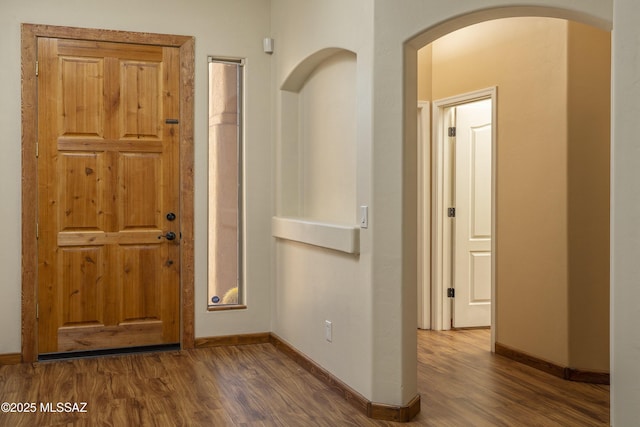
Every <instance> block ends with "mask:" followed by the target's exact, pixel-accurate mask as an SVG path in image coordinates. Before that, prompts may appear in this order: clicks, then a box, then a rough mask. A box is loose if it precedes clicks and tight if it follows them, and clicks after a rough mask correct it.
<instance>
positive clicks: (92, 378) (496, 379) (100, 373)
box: [0, 330, 609, 427]
mask: <svg viewBox="0 0 640 427" xmlns="http://www.w3.org/2000/svg"><path fill="white" fill-rule="evenodd" d="M418 341H419V355H418V359H419V366H418V371H419V373H418V375H419V392H420V394H421V396H422V411H421V413H420V414H419V415H418V416H417V417H416V418H415V419H414V420H413V421H412V422H411V423H406V424H404V425H407V426H412V425H425V426H501V425H502V426H573V425H575V426H591V425H594V426H595V425H607V424H608V419H609V387H608V386H602V385H591V384H583V383H574V382H568V381H565V380H562V379H559V378H556V377H553V376H551V375H548V374H545V373H542V372H539V371H536V370H535V369H532V368H529V367H527V366H524V365H521V364H519V363H516V362H513V361H511V360H509V359H505V358H503V357H501V356H496V355H494V354H491V353H490V352H489V331H487V330H479V331H478V330H476V331H455V332H431V331H418ZM0 402H15V403H16V404H18V403H22V404H25V403H26V404H30V403H32V402H33V403H35V404H36V409H37V410H36V412H35V413H0V426H30V427H32V426H42V427H45V426H117V427H122V426H162V427H165V426H331V427H335V426H358V427H359V426H391V425H399V424H397V423H390V422H383V421H373V420H370V419H368V418H366V417H365V416H364V415H362V414H360V413H359V412H357V411H356V410H355V409H354V408H353V407H351V406H350V405H349V403H347V402H346V401H345V400H343V399H342V398H340V397H338V396H337V395H336V394H334V393H333V392H332V391H331V390H330V389H329V388H328V387H327V386H325V385H324V384H322V383H321V382H320V381H318V380H317V379H316V378H314V377H313V376H311V374H309V373H307V372H306V371H304V370H302V369H301V368H300V367H299V366H298V365H296V364H295V363H294V362H292V361H291V360H290V359H289V358H288V357H287V356H285V355H284V354H282V353H280V352H278V351H277V350H276V349H275V348H274V347H273V346H272V345H271V344H256V345H246V346H238V347H216V348H203V349H197V350H190V351H181V352H166V353H152V354H145V355H142V354H137V355H128V356H117V357H102V358H93V359H82V360H67V361H55V362H41V363H36V364H22V365H9V366H2V367H0ZM48 402H50V403H51V405H50V407H51V408H53V409H57V406H56V404H57V403H58V402H62V403H64V402H70V403H78V404H80V403H81V402H86V403H87V405H86V408H85V410H86V412H76V413H69V412H59V413H51V412H43V411H42V408H41V404H42V405H44V406H45V407H46V405H47V403H48ZM80 406H81V405H79V407H77V408H75V409H82V408H81V407H80ZM23 407H24V405H23ZM68 408H69V409H74V408H73V407H72V406H71V407H68ZM15 409H17V408H15ZM62 409H63V410H64V409H65V407H64V405H63V406H62Z"/></svg>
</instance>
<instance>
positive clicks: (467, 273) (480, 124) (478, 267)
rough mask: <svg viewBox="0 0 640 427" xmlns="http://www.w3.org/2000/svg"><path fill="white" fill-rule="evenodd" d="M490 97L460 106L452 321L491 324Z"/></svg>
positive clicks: (457, 108) (456, 169)
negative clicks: (454, 291)
mask: <svg viewBox="0 0 640 427" xmlns="http://www.w3.org/2000/svg"><path fill="white" fill-rule="evenodd" d="M491 115H492V113H491V100H482V101H475V102H471V103H468V104H463V105H460V106H457V107H456V114H455V116H456V119H455V120H456V138H455V145H456V148H455V190H454V191H455V196H454V199H455V206H456V217H455V226H454V236H455V237H454V260H453V264H454V269H453V271H454V273H453V274H454V278H453V281H454V287H455V290H456V293H455V298H454V301H455V302H454V311H453V326H454V327H457V328H461V327H477V326H490V325H491V146H492V130H491Z"/></svg>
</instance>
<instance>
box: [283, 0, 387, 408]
mask: <svg viewBox="0 0 640 427" xmlns="http://www.w3.org/2000/svg"><path fill="white" fill-rule="evenodd" d="M272 8H273V10H272V16H273V19H272V29H273V31H272V35H273V37H274V39H275V45H276V50H275V53H274V55H273V59H274V64H273V66H274V86H275V93H274V96H275V107H276V111H275V113H276V117H275V123H276V140H275V143H274V148H275V161H276V165H275V172H276V173H275V188H276V195H275V197H276V212H275V214H276V215H284V216H292V215H293V216H299V217H303V218H310V219H314V220H320V221H324V222H332V223H342V224H345V223H346V224H350V225H353V226H357V212H358V206H360V205H368V204H369V203H370V198H369V194H368V192H369V169H368V158H369V155H370V154H369V152H370V126H371V115H370V83H371V78H370V73H371V70H370V67H369V64H370V63H371V39H372V34H371V28H372V27H371V26H372V9H371V4H370V2H368V1H366V0H358V1H351V2H344V1H341V0H331V1H322V2H319V1H304V2H301V1H299V0H275V1H272ZM331 55H332V56H331ZM283 85H284V88H285V89H286V90H281V89H280V88H281V87H282V86H283ZM370 220H371V219H370ZM360 231H361V233H360V254H359V255H354V254H344V253H341V252H338V251H333V250H329V249H325V248H320V247H316V246H311V245H306V244H301V243H295V242H290V241H284V240H278V241H277V242H276V244H275V279H274V283H275V286H274V303H273V316H272V322H273V331H274V332H275V333H276V334H277V335H278V336H279V337H281V338H282V339H283V340H285V341H287V342H288V343H290V344H291V345H293V346H294V347H295V348H297V349H298V350H300V351H301V352H303V353H305V354H306V355H307V356H309V357H310V358H312V359H313V360H314V361H316V362H317V363H318V364H320V365H321V366H323V367H324V368H325V369H327V370H329V371H330V372H332V373H333V374H334V375H336V376H338V377H339V378H340V379H341V380H343V381H344V382H345V383H346V384H348V385H349V386H350V387H352V388H354V389H355V390H356V391H358V392H359V393H361V394H362V395H364V396H365V397H366V398H369V399H370V398H371V397H372V386H371V382H372V359H373V358H374V357H376V355H375V354H374V353H373V352H372V349H373V343H372V329H371V324H372V313H371V299H372V290H371V288H370V287H369V286H368V285H369V283H370V280H369V277H370V270H369V269H370V268H371V264H370V254H371V244H370V240H369V237H368V235H367V230H360ZM325 320H329V321H331V322H332V324H333V341H332V342H331V343H329V342H327V341H326V340H325V336H324V322H325Z"/></svg>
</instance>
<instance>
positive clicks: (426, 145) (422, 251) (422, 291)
mask: <svg viewBox="0 0 640 427" xmlns="http://www.w3.org/2000/svg"><path fill="white" fill-rule="evenodd" d="M430 119H431V114H430V103H429V102H428V101H418V126H419V129H418V328H419V329H431V322H432V319H431V317H432V315H431V196H430V194H431V192H430V188H429V183H430V182H431V138H430V135H431V123H430Z"/></svg>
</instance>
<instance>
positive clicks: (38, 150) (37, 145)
mask: <svg viewBox="0 0 640 427" xmlns="http://www.w3.org/2000/svg"><path fill="white" fill-rule="evenodd" d="M39 155H40V144H38V141H36V159H37V158H38V156H39Z"/></svg>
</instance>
